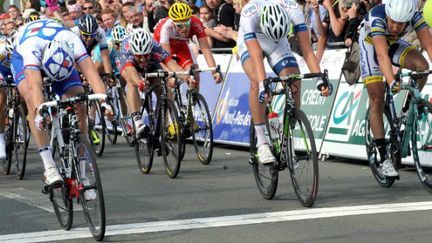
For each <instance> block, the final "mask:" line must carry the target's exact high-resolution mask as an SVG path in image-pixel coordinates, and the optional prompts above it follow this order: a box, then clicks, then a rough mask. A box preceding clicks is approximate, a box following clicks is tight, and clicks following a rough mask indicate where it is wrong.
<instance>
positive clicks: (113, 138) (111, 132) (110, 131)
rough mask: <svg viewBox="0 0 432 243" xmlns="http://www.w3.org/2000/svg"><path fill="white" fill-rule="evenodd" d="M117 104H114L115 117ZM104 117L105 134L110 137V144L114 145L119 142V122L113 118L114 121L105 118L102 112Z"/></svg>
mask: <svg viewBox="0 0 432 243" xmlns="http://www.w3.org/2000/svg"><path fill="white" fill-rule="evenodd" d="M114 106H115V105H112V109H113V113H114V117H115V116H116V114H117V113H116V112H117V111H116V108H115V107H114ZM102 118H103V119H104V123H105V136H106V137H107V138H108V141H109V142H110V144H112V145H114V144H116V143H117V123H116V120H115V119H113V120H112V121H109V120H107V119H106V118H105V116H104V115H103V114H102Z"/></svg>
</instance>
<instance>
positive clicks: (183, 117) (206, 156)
mask: <svg viewBox="0 0 432 243" xmlns="http://www.w3.org/2000/svg"><path fill="white" fill-rule="evenodd" d="M206 71H216V72H218V73H221V72H220V66H217V67H216V68H206V69H194V68H191V69H190V70H189V71H185V72H175V74H174V76H176V75H190V76H191V77H192V78H194V77H196V76H197V75H199V73H200V72H206ZM221 77H222V75H221ZM183 83H184V80H179V79H176V85H175V87H174V89H173V99H174V103H175V104H176V106H177V107H178V110H179V112H180V114H179V119H180V122H181V124H182V128H183V131H182V134H183V138H182V150H181V154H180V159H181V160H183V157H184V154H185V152H186V139H187V138H189V137H192V142H193V145H194V148H195V152H196V155H197V158H198V160H199V161H200V162H201V163H202V164H204V165H208V164H209V163H210V161H211V159H212V155H213V124H212V117H211V114H210V109H209V107H208V105H207V101H206V99H205V98H204V96H203V95H202V94H200V93H199V90H198V89H195V88H191V87H190V86H188V88H187V91H186V96H185V99H184V98H183V96H182V90H181V85H182V84H183Z"/></svg>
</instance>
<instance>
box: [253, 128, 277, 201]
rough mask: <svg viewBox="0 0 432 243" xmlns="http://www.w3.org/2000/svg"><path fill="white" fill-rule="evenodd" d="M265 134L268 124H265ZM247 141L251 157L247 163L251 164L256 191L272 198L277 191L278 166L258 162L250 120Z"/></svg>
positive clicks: (255, 141)
mask: <svg viewBox="0 0 432 243" xmlns="http://www.w3.org/2000/svg"><path fill="white" fill-rule="evenodd" d="M266 129H267V134H268V126H267V125H266ZM249 141H250V142H249V143H250V155H251V159H250V161H249V163H250V164H251V165H252V171H253V173H254V177H255V181H256V183H257V186H258V191H259V192H260V194H261V196H262V197H263V198H265V199H268V200H270V199H273V197H274V195H275V194H276V191H277V186H278V180H279V168H278V165H277V163H274V164H272V165H263V164H261V163H259V162H258V159H257V158H256V153H257V146H256V143H257V138H256V134H255V127H254V123H253V121H252V120H251V125H250V131H249Z"/></svg>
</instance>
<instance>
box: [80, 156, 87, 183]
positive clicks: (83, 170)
mask: <svg viewBox="0 0 432 243" xmlns="http://www.w3.org/2000/svg"><path fill="white" fill-rule="evenodd" d="M86 163H87V159H86V158H80V172H81V179H83V178H85V177H86Z"/></svg>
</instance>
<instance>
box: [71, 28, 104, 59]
mask: <svg viewBox="0 0 432 243" xmlns="http://www.w3.org/2000/svg"><path fill="white" fill-rule="evenodd" d="M71 31H73V32H74V33H75V34H77V35H78V36H81V33H80V30H79V28H78V26H75V27H73V28H71ZM82 43H83V44H84V45H85V43H84V41H82ZM98 44H99V46H100V49H101V50H104V49H108V43H107V38H106V36H105V31H104V30H103V29H102V28H101V27H98V29H97V30H96V33H95V36H94V40H93V42H92V43H90V45H89V46H86V50H87V54H88V55H89V56H90V55H91V52H92V51H93V49H94V48H95V47H96V45H98Z"/></svg>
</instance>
